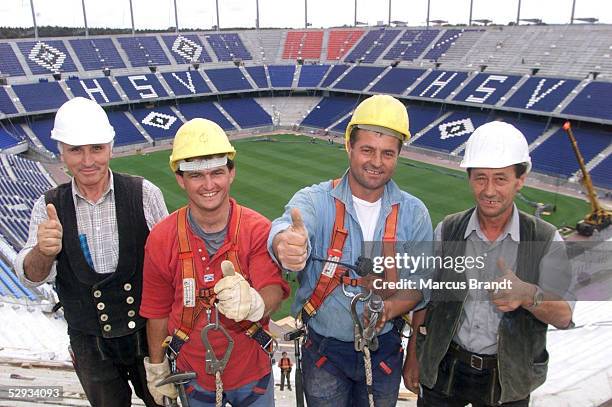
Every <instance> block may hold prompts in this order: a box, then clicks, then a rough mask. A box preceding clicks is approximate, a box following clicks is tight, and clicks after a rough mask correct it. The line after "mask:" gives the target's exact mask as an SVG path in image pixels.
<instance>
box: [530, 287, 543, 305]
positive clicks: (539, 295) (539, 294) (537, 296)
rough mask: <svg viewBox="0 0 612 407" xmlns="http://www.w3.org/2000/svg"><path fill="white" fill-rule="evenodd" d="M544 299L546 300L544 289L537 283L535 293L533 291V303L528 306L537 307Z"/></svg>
mask: <svg viewBox="0 0 612 407" xmlns="http://www.w3.org/2000/svg"><path fill="white" fill-rule="evenodd" d="M542 301H544V291H542V289H541V288H540V287H539V286H537V285H536V290H535V293H533V303H532V304H531V305H530V306H529V307H527V308H529V309H533V308H536V307H537V306H538V305H540V304H541V303H542Z"/></svg>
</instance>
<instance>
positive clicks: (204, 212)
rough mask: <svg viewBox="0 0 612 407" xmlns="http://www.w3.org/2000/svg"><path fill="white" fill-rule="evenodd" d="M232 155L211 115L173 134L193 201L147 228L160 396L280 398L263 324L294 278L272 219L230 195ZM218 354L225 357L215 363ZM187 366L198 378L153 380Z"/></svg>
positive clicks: (145, 305)
mask: <svg viewBox="0 0 612 407" xmlns="http://www.w3.org/2000/svg"><path fill="white" fill-rule="evenodd" d="M235 156H236V150H235V149H234V147H233V146H232V145H231V144H230V142H229V140H228V137H227V135H226V134H225V132H224V131H223V129H222V128H221V127H219V125H217V124H216V123H214V122H212V121H210V120H206V119H201V118H197V119H193V120H190V121H188V122H187V123H185V124H183V125H182V126H181V128H180V129H179V130H178V132H177V133H176V136H175V138H174V142H173V148H172V155H171V156H170V168H171V170H172V172H173V173H174V175H175V178H176V181H177V183H178V184H179V186H180V187H181V189H183V190H184V191H185V193H186V195H187V198H188V205H187V206H184V207H182V208H180V209H179V210H177V211H176V212H174V213H172V214H171V215H170V216H168V217H167V218H166V219H164V220H163V221H162V222H160V223H159V224H158V225H157V226H156V227H155V229H153V231H151V234H150V235H149V238H148V240H147V246H146V249H145V254H146V255H145V264H144V289H143V295H142V306H141V307H140V314H141V315H142V316H144V317H145V318H148V321H147V334H148V338H149V349H150V357H149V358H148V359H147V360H146V361H145V366H146V368H147V380H148V383H149V389H150V390H151V394H153V396H154V397H155V398H156V400H158V402H161V401H162V400H163V399H164V397H166V398H170V399H173V398H177V396H180V398H181V400H188V403H189V406H191V407H207V406H211V407H212V406H215V405H217V406H218V405H225V403H226V402H228V403H230V404H231V405H232V406H252V407H256V406H262V407H269V406H273V405H274V378H273V375H272V371H271V362H270V355H271V354H273V352H274V348H275V345H274V340H273V337H272V336H271V334H270V333H269V332H267V328H268V322H269V320H270V318H269V316H270V314H271V313H272V312H274V311H275V310H276V309H277V308H278V307H279V306H280V303H281V301H282V300H283V299H285V298H287V296H288V295H289V285H288V284H287V282H286V281H285V280H283V278H282V275H281V272H280V270H279V268H278V267H277V266H276V264H275V263H274V262H273V261H272V259H271V258H270V256H269V254H268V251H267V248H266V239H267V237H268V232H269V231H270V221H269V220H268V219H266V218H265V217H264V216H263V215H261V214H259V213H257V212H255V211H254V210H252V209H249V208H247V207H244V206H242V205H239V204H238V203H237V202H236V201H235V200H234V199H233V198H231V196H230V188H231V185H232V183H233V181H234V177H235V175H236V168H235V165H234V164H235V162H234V159H235ZM230 341H231V343H232V346H230V345H229V344H228V342H230ZM213 353H214V355H216V357H217V358H218V359H219V360H220V361H221V360H225V362H221V364H217V363H213V362H214V361H213V360H212V359H213V356H212V355H213ZM224 356H225V357H226V358H224ZM169 362H171V363H169ZM171 364H172V365H174V368H173V369H171ZM181 372H182V373H186V372H192V373H196V375H197V376H196V377H195V378H194V379H192V380H191V381H190V382H189V383H186V384H185V386H184V387H179V388H176V387H175V386H173V385H172V384H165V385H162V386H157V385H158V384H159V383H160V381H161V380H164V379H168V377H169V376H170V375H171V374H172V375H174V376H173V377H176V374H177V373H179V374H180V373H181ZM182 405H185V403H184V404H182Z"/></svg>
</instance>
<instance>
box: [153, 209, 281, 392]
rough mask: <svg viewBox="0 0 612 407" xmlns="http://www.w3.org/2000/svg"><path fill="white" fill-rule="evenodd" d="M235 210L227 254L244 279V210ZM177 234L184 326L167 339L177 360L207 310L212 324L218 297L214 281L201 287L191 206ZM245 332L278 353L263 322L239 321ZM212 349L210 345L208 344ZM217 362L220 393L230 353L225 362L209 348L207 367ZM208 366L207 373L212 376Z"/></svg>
mask: <svg viewBox="0 0 612 407" xmlns="http://www.w3.org/2000/svg"><path fill="white" fill-rule="evenodd" d="M233 210H234V211H235V216H232V217H231V218H230V225H229V228H228V235H229V236H230V238H231V245H230V249H229V250H228V251H227V257H226V260H229V261H231V262H232V264H233V265H234V269H235V271H236V272H237V273H239V274H241V275H243V276H244V274H243V273H242V268H241V265H240V261H239V257H238V234H239V233H240V222H241V216H242V207H241V206H240V205H238V204H235V205H234V207H233ZM177 215H178V216H177V234H178V243H179V261H180V267H181V277H182V280H181V281H182V283H183V308H182V311H181V322H180V326H179V327H178V328H176V329H175V330H174V333H173V335H172V336H169V337H168V338H166V340H165V342H164V347H167V350H166V352H167V353H168V354H169V357H171V358H174V359H175V360H176V358H177V357H178V354H179V352H180V349H181V348H182V347H183V345H184V344H185V343H187V342H188V341H189V339H190V335H191V333H192V331H193V328H194V326H195V323H196V321H197V319H198V318H199V316H200V315H201V313H202V311H205V312H206V314H207V315H208V320H209V321H208V322H209V326H207V328H210V325H211V321H210V319H211V318H210V315H211V311H212V310H213V308H214V307H215V301H216V294H215V292H214V279H213V280H212V281H210V286H209V287H204V288H203V287H199V286H198V280H197V278H196V276H195V270H196V267H195V257H196V255H195V254H194V252H193V250H192V248H191V244H190V242H189V235H188V233H187V207H186V206H185V207H182V208H180V209H179V210H178V214H177ZM236 323H237V324H238V325H239V326H240V327H241V328H242V330H243V331H244V333H245V335H246V336H248V337H249V338H252V339H253V340H255V341H256V342H257V343H259V345H260V346H261V347H262V348H263V350H264V351H265V352H266V353H268V355H272V354H273V353H274V351H275V350H276V349H275V348H276V340H275V339H274V337H273V336H272V334H271V333H269V332H267V331H266V330H265V329H264V328H263V326H262V325H261V323H259V322H251V321H247V320H244V321H240V322H238V321H237V322H236ZM212 326H216V328H214V329H219V320H218V316H217V318H216V321H215V323H214V324H212ZM222 330H223V333H224V334H225V335H226V336H227V337H228V340H230V343H232V345H233V341H232V340H231V337H229V334H227V332H226V331H225V329H223V328H222ZM204 343H205V346H206V345H207V343H208V342H207V341H205V342H204ZM208 346H210V344H209V343H208ZM209 354H210V355H212V356H211V357H212V358H213V361H214V362H215V365H216V366H218V367H217V368H215V369H213V370H216V371H215V372H212V371H211V372H210V373H211V374H213V375H215V378H216V382H217V384H216V387H217V393H219V391H218V390H219V383H220V374H221V371H222V370H223V369H224V368H225V364H227V360H228V359H229V354H228V352H226V356H225V357H224V358H223V360H221V361H218V360H217V359H216V357H215V356H214V352H212V349H207V364H208V363H209V361H208V358H209V356H210V355H209ZM208 370H209V369H208V366H207V373H208Z"/></svg>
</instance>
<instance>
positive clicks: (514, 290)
mask: <svg viewBox="0 0 612 407" xmlns="http://www.w3.org/2000/svg"><path fill="white" fill-rule="evenodd" d="M497 267H499V269H500V270H501V271H502V273H503V275H502V276H501V277H500V278H498V279H496V280H495V282H499V283H501V282H504V281H505V282H506V284H507V286H508V288H507V289H503V290H501V289H495V290H492V291H491V293H490V294H491V301H493V304H495V306H496V307H497V309H498V310H499V311H501V312H510V311H514V310H515V309H517V308H518V307H521V306H522V307H527V306H529V305H531V303H532V302H533V297H534V295H535V292H536V286H535V285H533V284H530V283H527V282H525V281H523V280H521V279H520V278H518V276H517V275H516V274H515V273H514V271H512V269H510V268H509V267H508V266H507V265H506V261H505V260H504V258H503V257H500V258H499V259H498V260H497Z"/></svg>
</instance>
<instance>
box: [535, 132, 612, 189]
mask: <svg viewBox="0 0 612 407" xmlns="http://www.w3.org/2000/svg"><path fill="white" fill-rule="evenodd" d="M573 130H574V136H575V137H576V142H577V143H578V148H579V149H580V152H581V153H582V156H583V157H584V162H585V163H588V162H589V161H591V160H592V159H593V158H594V157H595V156H596V155H597V154H599V153H601V152H602V151H603V150H604V149H606V148H607V147H608V146H609V145H610V143H612V133H611V132H609V131H602V130H600V129H595V128H590V127H586V126H585V127H582V128H574V129H573ZM531 161H532V163H533V168H534V169H535V170H536V171H539V172H543V173H545V174H551V175H556V176H559V175H561V176H563V177H569V176H570V175H571V174H572V173H574V172H576V171H578V161H576V156H575V155H574V151H573V150H572V145H571V143H570V141H569V137H568V136H567V134H566V133H565V130H563V129H562V128H560V129H559V130H558V131H557V132H555V133H554V134H553V135H552V136H550V137H549V138H548V139H546V141H544V142H543V143H542V144H540V145H539V146H538V147H536V148H535V149H534V150H533V151H532V152H531Z"/></svg>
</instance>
